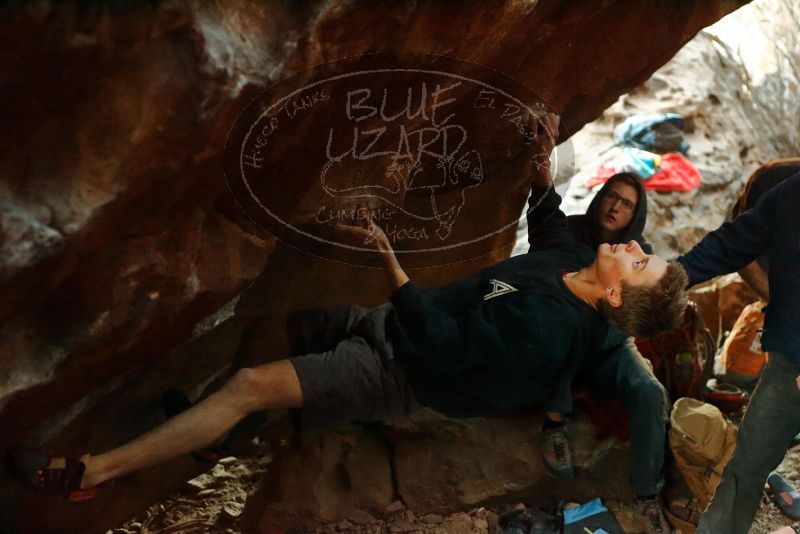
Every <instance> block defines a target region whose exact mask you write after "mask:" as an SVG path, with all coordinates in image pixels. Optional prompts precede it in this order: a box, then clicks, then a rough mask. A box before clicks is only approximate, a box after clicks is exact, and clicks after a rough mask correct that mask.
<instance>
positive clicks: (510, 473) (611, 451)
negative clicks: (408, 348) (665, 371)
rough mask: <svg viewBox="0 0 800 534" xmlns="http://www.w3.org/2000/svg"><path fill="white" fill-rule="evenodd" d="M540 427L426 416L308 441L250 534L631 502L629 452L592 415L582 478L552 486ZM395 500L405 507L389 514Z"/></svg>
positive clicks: (287, 457) (574, 436) (581, 438)
mask: <svg viewBox="0 0 800 534" xmlns="http://www.w3.org/2000/svg"><path fill="white" fill-rule="evenodd" d="M541 425H542V419H541V417H536V416H532V415H523V414H520V415H519V416H514V417H507V418H492V419H483V418H480V419H467V420H453V419H447V418H445V417H442V416H440V415H437V414H436V413H434V412H431V411H429V410H420V411H418V412H415V413H414V414H412V415H411V416H410V417H409V418H405V419H398V420H394V421H390V422H388V423H387V424H386V425H369V426H367V427H366V428H359V427H357V426H347V427H342V428H336V429H333V430H323V431H305V432H302V433H301V434H300V436H299V437H298V439H297V440H295V442H294V443H293V444H291V445H290V446H289V447H288V448H287V449H286V450H284V451H283V452H282V453H281V454H280V455H279V458H277V459H276V460H275V463H274V464H273V465H272V466H271V469H270V471H269V472H268V474H267V475H266V477H265V478H264V480H263V481H262V485H261V488H262V489H261V490H260V491H259V492H258V493H257V494H256V495H254V496H253V497H252V498H251V499H250V500H249V501H248V503H247V506H246V508H245V514H244V519H243V527H244V530H245V531H246V532H271V531H274V530H278V529H283V528H288V529H291V528H300V527H303V526H308V525H310V524H314V523H335V522H337V521H340V520H344V519H346V520H350V521H352V520H353V517H356V516H359V515H362V514H363V512H364V511H367V512H368V513H371V514H372V515H373V517H376V518H380V517H381V512H383V511H384V509H386V512H387V513H388V511H389V510H392V509H394V510H399V509H403V508H407V509H408V510H409V511H410V512H412V513H413V514H414V515H416V516H424V515H427V514H435V515H448V514H452V513H454V512H459V511H468V510H471V509H474V508H475V507H477V506H482V505H488V504H489V503H499V502H517V501H524V502H535V503H537V505H540V506H555V505H556V504H557V502H558V501H559V500H560V499H566V500H581V499H583V500H589V499H591V498H593V497H594V496H597V495H598V494H609V492H613V493H614V494H616V495H629V494H630V491H631V490H630V488H629V485H628V483H627V476H624V474H625V473H628V471H629V469H630V465H629V458H628V453H627V452H628V451H627V448H626V447H625V446H620V445H621V444H620V443H619V441H618V440H616V439H614V438H609V439H603V440H599V439H598V438H597V437H596V435H595V430H596V429H595V427H594V425H592V423H591V422H590V420H589V419H588V417H587V416H586V415H583V414H578V415H577V416H576V417H575V418H574V419H573V421H572V422H571V423H570V426H569V427H568V433H569V436H570V444H571V448H572V451H573V455H574V462H575V465H576V467H577V470H578V473H579V477H580V478H577V479H575V480H572V481H563V480H562V481H557V480H553V479H552V478H551V477H550V476H549V475H548V474H547V473H546V471H545V470H544V467H543V465H542V460H541V450H540V447H539V444H540V443H541V439H542V436H541ZM602 492H605V493H602ZM395 498H396V499H399V500H400V502H401V503H402V505H403V506H398V504H399V503H394V504H392V505H391V506H388V507H387V505H389V503H391V502H392V500H394V499H395Z"/></svg>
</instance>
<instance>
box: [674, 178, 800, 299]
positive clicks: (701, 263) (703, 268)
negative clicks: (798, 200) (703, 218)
mask: <svg viewBox="0 0 800 534" xmlns="http://www.w3.org/2000/svg"><path fill="white" fill-rule="evenodd" d="M797 183H798V182H797V180H791V179H790V180H787V181H785V182H784V183H782V184H781V185H779V186H778V187H775V188H774V189H773V190H772V191H770V192H769V193H767V194H765V195H763V196H762V197H761V198H760V199H759V201H758V202H757V203H756V205H755V206H753V208H752V209H751V210H748V211H746V212H744V213H742V214H741V215H739V216H738V217H736V218H735V219H734V220H732V221H728V222H726V223H724V224H723V225H722V226H720V227H719V228H717V229H716V230H714V231H713V232H711V233H710V234H708V235H707V236H706V237H704V238H703V240H702V241H700V243H698V244H697V245H695V247H694V248H692V250H690V251H689V252H687V253H686V254H684V255H683V256H681V257H680V258H678V261H680V262H681V264H682V265H683V266H684V267H685V268H686V271H687V272H688V273H689V285H695V284H699V283H701V282H705V281H706V280H710V279H711V278H714V277H715V276H719V275H722V274H727V273H732V272H734V271H738V270H739V269H741V268H742V267H744V266H745V265H747V264H749V263H750V262H752V261H753V260H755V259H756V258H757V257H758V256H760V255H761V254H763V253H764V252H766V251H767V250H768V249H769V247H770V245H771V243H772V235H773V230H774V228H773V221H774V219H775V210H776V209H777V207H778V205H779V203H780V202H781V201H782V200H783V199H784V195H785V194H786V191H787V187H789V186H794V187H797V185H794V184H797ZM789 198H791V195H789Z"/></svg>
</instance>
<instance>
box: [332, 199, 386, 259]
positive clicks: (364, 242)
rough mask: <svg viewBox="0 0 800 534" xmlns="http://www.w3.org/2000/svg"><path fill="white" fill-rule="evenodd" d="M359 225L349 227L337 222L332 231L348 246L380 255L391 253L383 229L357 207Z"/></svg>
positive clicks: (365, 211)
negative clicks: (370, 250)
mask: <svg viewBox="0 0 800 534" xmlns="http://www.w3.org/2000/svg"><path fill="white" fill-rule="evenodd" d="M359 223H360V224H359V225H358V226H355V225H349V224H342V223H339V222H337V223H336V224H335V225H334V226H333V229H334V231H335V232H336V234H337V235H338V236H339V237H341V238H342V240H344V241H345V242H347V243H348V244H350V245H353V246H357V247H363V248H368V249H372V250H375V251H376V252H381V253H391V252H393V250H392V245H391V244H390V243H389V238H388V237H387V236H386V233H384V231H383V229H382V228H381V227H380V226H378V225H377V224H375V222H374V221H373V220H372V218H371V217H370V216H369V212H368V211H367V209H366V208H365V207H363V206H360V207H359Z"/></svg>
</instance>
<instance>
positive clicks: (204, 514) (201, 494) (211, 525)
mask: <svg viewBox="0 0 800 534" xmlns="http://www.w3.org/2000/svg"><path fill="white" fill-rule="evenodd" d="M271 459H272V452H271V451H270V450H269V447H268V446H267V445H261V446H260V450H259V452H258V453H256V454H254V455H252V456H249V457H243V458H235V457H227V458H223V459H222V460H220V462H219V463H218V464H217V465H215V466H214V467H213V468H212V469H211V470H210V471H209V472H207V473H206V474H203V475H201V476H199V477H197V478H195V479H193V480H191V481H189V482H187V484H186V486H185V488H184V489H183V490H181V491H180V492H178V493H175V494H174V495H172V496H171V497H170V498H169V499H167V500H165V501H163V502H161V503H158V504H155V505H153V506H151V507H150V508H148V509H147V510H145V511H144V512H142V513H141V514H139V515H138V516H137V517H135V518H133V519H131V520H130V521H128V522H127V523H125V524H124V525H122V526H120V527H118V528H114V529H110V530H109V531H108V533H107V534H178V533H180V534H240V533H241V532H242V530H241V528H240V525H239V517H240V516H241V514H242V511H243V508H244V503H245V501H246V500H247V497H248V496H249V495H250V494H251V493H253V492H254V491H255V490H256V488H257V487H258V484H259V480H260V479H261V477H262V476H263V475H264V474H265V473H266V471H267V469H268V468H269V463H270V461H271ZM778 471H779V472H780V473H781V474H782V475H784V476H785V477H786V478H787V479H788V480H789V481H791V482H792V483H794V484H795V485H798V484H800V450H796V451H790V452H789V453H788V454H787V455H786V458H785V459H784V461H783V463H782V464H781V466H780V467H779V468H778ZM604 499H605V503H606V505H607V506H608V507H609V509H610V510H611V511H612V512H613V513H614V515H615V516H616V517H617V519H618V521H619V522H620V524H621V525H623V527H624V528H625V532H626V533H628V534H634V533H638V532H640V529H639V527H638V525H637V524H636V522H635V520H634V518H633V512H632V509H631V507H630V506H628V505H627V504H625V503H624V501H623V499H624V497H623V496H620V495H604ZM529 504H532V505H534V506H535V503H529ZM499 512H500V510H499V507H489V508H475V509H472V510H469V511H466V512H459V513H455V514H451V515H437V514H427V515H423V516H421V517H417V516H416V515H415V514H414V512H412V511H411V510H408V509H406V507H405V506H404V505H403V503H402V502H400V501H395V502H394V503H392V504H391V505H390V506H389V507H388V508H387V509H386V510H385V512H384V515H383V517H377V518H376V517H373V516H371V515H370V514H368V513H366V512H361V513H358V512H356V513H352V514H350V516H349V517H348V518H347V519H343V520H341V521H339V522H337V523H332V524H326V525H316V526H309V527H308V528H307V529H306V530H304V531H303V532H295V533H294V534H335V533H340V532H348V533H354V534H382V533H389V532H391V533H413V534H488V533H493V532H496V530H497V518H498V514H499ZM785 525H792V526H793V527H795V529H796V530H797V531H798V532H800V522H793V521H792V520H791V519H789V518H787V517H785V516H784V515H783V514H781V512H780V510H779V509H778V507H777V506H775V504H774V503H773V502H772V499H771V498H770V496H769V495H768V493H767V492H765V493H764V497H763V499H762V506H761V509H760V510H759V513H758V516H757V517H756V521H755V523H754V525H753V528H752V530H751V533H752V534H768V533H770V532H772V531H774V530H776V529H778V528H780V527H782V526H785Z"/></svg>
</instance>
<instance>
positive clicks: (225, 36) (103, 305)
mask: <svg viewBox="0 0 800 534" xmlns="http://www.w3.org/2000/svg"><path fill="white" fill-rule="evenodd" d="M742 3H744V2H736V1H723V0H705V1H700V0H697V1H692V2H676V3H669V2H660V3H650V2H635V1H617V2H606V3H603V4H594V3H586V4H585V5H581V6H576V5H575V4H574V3H573V2H566V1H564V2H560V1H551V2H535V3H525V2H500V1H491V2H481V3H469V4H465V5H461V4H458V5H456V4H452V3H443V4H439V3H420V4H418V5H417V4H415V5H413V6H406V5H402V4H369V5H366V6H365V5H361V4H340V3H336V2H334V3H327V4H316V3H303V2H299V3H282V4H279V5H278V4H275V5H272V4H270V5H269V6H267V5H251V4H240V3H222V2H220V3H216V4H199V5H197V6H193V7H186V6H184V5H182V4H171V3H164V4H157V3H144V2H143V3H142V4H141V5H139V6H136V7H130V8H126V9H120V8H115V9H111V8H107V7H104V6H103V5H102V4H100V3H97V4H91V3H89V4H88V5H87V3H80V5H78V4H74V3H60V2H59V3H52V4H50V3H46V2H45V3H38V4H35V5H27V4H26V5H13V6H4V7H3V8H2V11H0V65H2V67H1V68H0V117H2V127H0V295H2V297H0V434H1V435H2V436H3V440H2V443H0V449H3V450H4V449H5V448H6V447H8V446H10V445H12V444H19V443H28V444H38V445H41V446H43V447H46V448H48V449H53V450H55V451H58V452H69V451H77V450H89V451H91V452H96V451H100V450H104V449H106V448H108V447H111V446H114V445H118V444H120V443H121V442H122V441H124V440H126V439H129V438H130V437H132V436H134V435H137V434H139V433H141V432H142V431H144V430H146V429H147V428H150V427H151V426H152V425H154V424H156V423H157V422H158V421H160V420H161V419H160V418H161V416H160V408H159V406H158V402H157V399H158V398H159V396H160V394H161V392H162V391H163V390H164V389H166V388H167V387H174V386H178V387H182V388H184V389H186V390H187V391H192V392H194V391H195V390H196V388H197V386H198V385H200V384H202V383H204V382H205V381H206V380H208V379H209V377H211V376H212V375H213V374H214V373H216V372H218V371H219V370H220V369H222V368H223V367H224V366H225V365H227V363H228V362H229V360H230V359H231V355H232V354H233V353H234V352H235V351H236V350H237V346H238V340H239V334H240V332H241V327H242V326H243V322H245V321H246V319H245V317H252V316H253V315H258V316H262V317H264V316H274V317H276V318H279V317H280V316H281V315H282V314H283V313H284V312H285V311H286V310H288V309H296V308H301V307H307V306H320V305H325V304H331V303H336V302H344V301H356V302H360V303H362V304H375V303H377V302H380V301H382V300H384V299H385V298H386V291H385V288H384V286H383V282H382V278H381V274H380V273H379V272H377V271H375V270H373V269H364V268H354V267H352V266H348V265H344V264H341V263H332V262H327V261H324V260H321V259H319V258H318V257H317V256H314V255H311V254H309V253H308V252H312V253H315V254H316V253H317V252H318V251H316V250H306V251H305V252H301V251H297V250H294V249H290V248H287V247H285V246H282V245H279V244H277V243H278V241H277V240H276V239H275V238H274V237H272V236H270V235H268V234H267V233H265V232H263V231H262V230H261V229H259V228H258V227H257V226H256V225H254V224H253V222H252V221H251V220H250V219H249V218H248V217H247V216H246V215H245V214H244V213H243V212H242V211H241V210H240V209H239V207H238V205H237V204H236V202H235V201H234V200H233V199H232V197H231V194H230V193H229V191H228V189H227V186H226V183H225V179H224V165H223V162H224V158H223V155H224V146H225V141H226V137H227V135H228V132H229V131H230V129H231V127H232V125H233V124H234V121H235V119H236V117H237V115H238V114H239V112H240V111H241V110H242V109H244V108H245V106H246V105H247V104H248V103H249V102H250V101H251V99H252V98H254V97H255V96H256V95H258V94H259V93H260V91H262V90H263V89H264V88H265V87H266V86H268V85H269V84H272V83H274V82H276V81H279V80H283V79H287V78H288V77H290V76H291V75H293V74H296V73H299V72H303V71H305V70H306V69H309V68H311V67H313V66H315V65H319V64H320V63H323V62H325V61H328V60H332V59H338V58H342V57H351V56H355V55H358V54H363V53H369V52H375V51H381V52H396V53H424V54H438V55H446V56H452V57H455V58H459V59H462V60H466V61H470V62H474V63H477V64H480V65H484V66H486V67H489V68H491V69H495V70H496V71H498V72H499V73H501V74H502V75H503V76H505V77H509V78H511V79H514V80H516V81H517V82H518V83H520V84H522V85H523V86H525V87H528V88H530V90H531V91H532V92H534V93H535V94H537V95H538V96H539V97H541V99H542V101H543V102H545V103H546V104H547V105H548V106H549V107H550V108H551V109H553V110H555V111H556V112H558V113H560V114H561V116H562V128H561V133H562V139H563V138H564V137H566V136H567V135H568V133H569V132H570V131H575V130H576V129H577V128H578V127H580V126H581V125H582V124H584V123H585V122H586V121H588V120H591V119H592V118H594V117H595V116H597V115H598V114H599V113H600V112H601V111H602V110H603V109H604V108H605V107H607V106H608V105H609V104H610V103H611V102H612V101H613V100H614V99H615V98H616V97H617V96H618V95H619V94H621V93H622V92H624V91H626V90H627V89H629V88H630V87H633V86H634V85H636V84H637V83H640V82H642V81H643V80H644V79H646V78H647V77H648V76H649V75H650V73H652V72H653V71H654V70H655V69H656V68H657V67H658V66H660V65H661V64H663V63H664V62H666V61H667V60H668V59H669V58H670V57H671V56H672V55H673V54H674V53H675V51H676V50H677V49H678V48H679V47H680V46H681V45H682V44H684V43H685V42H686V41H687V40H688V39H690V38H691V37H692V36H693V35H694V34H695V33H696V32H697V31H698V30H699V29H700V28H702V27H704V26H706V25H708V24H710V23H712V22H714V21H715V20H717V19H718V18H720V17H721V16H723V15H725V14H726V13H728V12H730V11H732V10H733V9H735V8H736V7H738V6H739V5H740V4H742ZM652 21H658V23H657V24H654V23H652ZM643 29H646V31H645V30H643ZM301 76H302V75H301ZM303 140H304V135H303V131H302V129H298V130H296V132H295V133H294V134H293V135H289V136H286V137H284V138H283V139H282V143H283V144H285V146H286V147H287V148H289V147H291V148H292V151H291V152H287V158H288V157H293V158H302V157H303V153H302V149H301V148H298V147H302V146H303ZM520 158H523V156H520ZM523 163H524V159H515V158H511V160H510V161H509V164H508V167H507V170H508V172H507V173H506V174H505V175H503V176H501V177H498V178H497V179H496V180H495V181H493V182H492V184H493V187H494V188H495V189H493V195H495V196H494V197H492V198H495V199H499V200H498V201H496V202H493V206H492V211H491V212H485V211H484V212H480V211H479V210H477V209H476V208H467V209H466V211H464V212H463V213H461V215H460V216H459V217H460V219H459V220H460V221H461V222H464V225H463V228H462V227H459V228H458V229H456V232H467V233H469V232H471V231H473V230H474V229H475V227H478V226H481V225H484V224H485V223H486V220H487V218H488V219H490V220H491V221H492V222H493V223H496V222H498V221H499V222H502V221H510V220H512V219H513V218H515V217H516V216H517V214H518V213H519V212H520V210H521V206H522V204H523V202H524V199H525V195H526V190H525V179H524V176H521V175H520V173H519V172H517V170H518V169H521V168H523V165H522V164H523ZM281 185H282V188H281V193H280V195H281V198H282V199H283V200H284V206H283V207H284V209H286V210H287V212H288V213H290V214H293V215H297V214H296V213H294V212H295V211H296V210H298V208H296V207H295V204H293V203H292V201H296V202H297V203H298V204H297V206H300V205H301V204H302V203H301V200H302V199H305V196H306V195H307V194H308V191H307V190H305V189H304V186H303V184H302V182H300V181H286V183H285V184H281ZM470 210H472V211H470ZM454 235H457V233H456V234H454ZM508 238H509V236H508V235H505V234H502V233H501V234H499V235H498V236H497V238H495V239H492V240H488V241H486V243H485V244H483V245H482V247H483V248H482V249H480V250H475V251H472V252H470V254H469V255H468V258H467V259H469V260H470V261H464V262H461V263H457V264H452V265H444V266H442V267H439V268H435V269H425V270H420V271H416V272H412V273H411V274H412V276H413V277H414V278H415V279H417V280H418V281H419V282H420V283H421V284H423V285H427V284H436V283H444V282H446V281H448V280H452V279H454V278H457V277H458V276H460V275H463V274H464V273H466V272H471V271H474V270H476V269H478V268H479V267H481V266H484V265H487V264H490V263H493V262H495V261H497V260H498V259H500V258H502V257H503V256H504V255H505V254H507V249H505V248H504V247H503V245H504V244H505V243H506V242H508ZM481 254H483V255H481ZM462 259H463V258H462ZM445 263H447V262H445V261H437V262H436V263H435V264H436V265H443V264H445ZM260 273H261V277H260V278H259V280H258V283H257V284H256V285H255V286H253V288H252V290H251V291H250V292H249V294H247V295H245V297H244V298H243V300H242V301H241V302H240V306H239V310H238V311H239V315H240V318H238V319H236V320H234V321H232V322H231V323H226V324H228V325H229V327H226V329H222V330H221V331H219V332H217V333H216V334H214V335H215V336H216V338H215V339H214V341H213V343H212V342H211V340H210V338H206V337H198V336H199V335H200V330H199V329H198V328H197V324H198V322H199V321H201V320H202V319H204V318H206V317H208V316H209V315H210V314H212V313H214V312H215V310H217V309H218V308H220V306H222V305H223V304H224V303H225V302H227V301H229V300H230V299H231V298H233V297H234V296H236V295H237V294H238V293H240V292H241V290H242V289H243V288H244V287H245V286H246V285H247V284H248V283H249V282H250V281H252V280H254V279H256V278H257V277H258V276H259V274H260ZM276 321H278V319H276ZM276 324H277V323H276ZM231 325H232V326H231ZM192 337H195V338H197V339H196V340H195V341H194V342H193V343H194V344H190V345H186V346H184V348H183V349H180V350H176V347H179V345H180V344H181V343H183V342H185V341H186V340H188V339H190V338H192ZM186 347H190V348H191V350H188V349H187V348H186ZM275 356H276V355H274V354H269V355H264V357H265V358H266V357H275ZM278 356H279V355H278ZM176 465H177V464H176ZM186 474H187V469H183V468H180V466H177V467H176V466H175V465H173V466H172V467H169V468H165V469H162V470H160V471H154V472H150V473H149V474H146V475H142V476H140V477H138V478H136V479H135V480H134V481H133V482H130V483H129V485H128V486H125V485H123V486H121V487H120V488H118V489H117V490H115V492H114V494H113V495H114V497H113V502H114V505H113V506H110V505H109V501H108V498H107V499H106V500H100V501H97V502H95V503H91V502H90V503H86V504H84V505H81V507H80V508H75V507H72V508H69V507H66V506H65V505H63V504H61V503H58V502H55V503H53V502H52V501H50V500H41V499H38V498H33V497H30V496H28V495H27V494H24V493H22V492H21V490H20V489H19V488H18V487H17V486H16V485H14V484H11V483H6V482H3V483H2V484H1V485H0V502H2V509H0V524H2V525H3V527H4V528H5V529H7V530H9V531H11V532H14V531H15V530H17V531H21V532H30V531H34V530H36V529H37V528H38V529H42V530H43V531H47V532H95V531H98V532H100V531H104V530H105V529H106V528H108V527H109V526H112V525H114V524H117V523H119V522H120V521H121V520H122V519H124V518H126V517H128V516H129V515H130V514H131V513H132V512H133V511H135V510H137V509H139V508H141V507H142V506H143V505H144V504H145V503H146V502H150V501H152V500H154V499H156V498H158V497H159V495H163V494H164V493H166V492H168V491H169V490H170V489H171V488H172V487H175V485H176V484H178V483H180V481H182V480H183V479H185V477H186ZM155 480H158V482H154V481H155ZM142 488H145V489H142ZM45 509H46V510H47V511H48V512H47V513H42V510H45Z"/></svg>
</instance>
